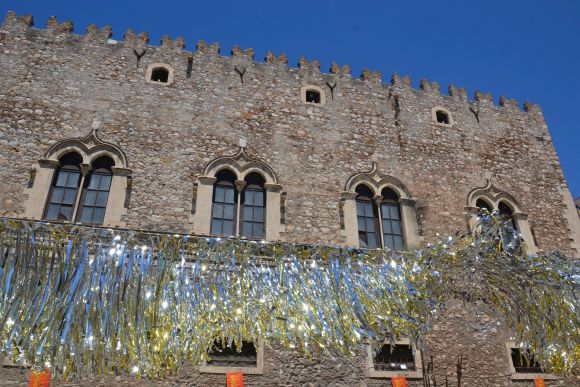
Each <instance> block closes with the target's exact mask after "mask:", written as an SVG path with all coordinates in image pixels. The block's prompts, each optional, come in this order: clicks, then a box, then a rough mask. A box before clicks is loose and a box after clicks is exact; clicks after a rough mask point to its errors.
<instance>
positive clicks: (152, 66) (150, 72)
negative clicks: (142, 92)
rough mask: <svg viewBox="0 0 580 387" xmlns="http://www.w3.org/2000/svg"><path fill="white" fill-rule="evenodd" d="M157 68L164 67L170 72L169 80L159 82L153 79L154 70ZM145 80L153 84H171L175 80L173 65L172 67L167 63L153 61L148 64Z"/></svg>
mask: <svg viewBox="0 0 580 387" xmlns="http://www.w3.org/2000/svg"><path fill="white" fill-rule="evenodd" d="M157 69H164V70H166V71H167V72H168V74H167V82H157V81H154V80H152V79H151V78H152V76H153V71H155V70H157ZM145 81H146V82H147V83H150V84H152V85H162V86H171V85H172V84H173V81H174V71H173V67H171V66H170V65H168V64H167V63H151V64H150V65H149V66H147V69H146V70H145Z"/></svg>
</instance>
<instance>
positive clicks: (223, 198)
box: [211, 170, 238, 235]
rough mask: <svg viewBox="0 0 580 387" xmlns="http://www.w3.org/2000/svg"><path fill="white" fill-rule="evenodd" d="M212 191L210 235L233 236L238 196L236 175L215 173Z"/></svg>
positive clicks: (227, 172) (223, 172)
mask: <svg viewBox="0 0 580 387" xmlns="http://www.w3.org/2000/svg"><path fill="white" fill-rule="evenodd" d="M216 178H217V181H216V183H215V185H214V189H213V200H212V202H213V205H212V214H211V233H212V234H214V235H235V234H236V226H235V225H236V217H237V204H238V194H237V192H236V186H235V183H236V175H234V174H233V173H232V172H230V171H227V170H223V171H220V172H218V173H217V175H216Z"/></svg>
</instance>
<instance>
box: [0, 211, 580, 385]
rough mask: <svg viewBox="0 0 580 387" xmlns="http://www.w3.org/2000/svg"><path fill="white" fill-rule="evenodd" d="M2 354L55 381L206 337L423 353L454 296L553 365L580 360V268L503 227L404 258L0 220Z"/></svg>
mask: <svg viewBox="0 0 580 387" xmlns="http://www.w3.org/2000/svg"><path fill="white" fill-rule="evenodd" d="M0 238H1V239H0V243H1V245H0V345H1V346H2V347H1V353H2V354H5V355H7V356H9V357H10V358H11V359H12V360H13V361H16V362H17V363H18V364H22V365H27V364H28V365H32V366H33V367H35V368H44V367H50V368H51V370H52V373H53V374H54V375H56V376H57V377H64V378H82V377H85V376H89V375H95V374H105V373H111V372H112V373H117V374H131V375H135V376H141V375H146V376H149V377H164V376H166V375H167V374H168V373H171V372H174V371H175V369H176V368H177V367H179V366H180V365H181V364H182V363H183V362H184V361H186V360H187V361H192V362H193V363H196V364H199V363H200V362H202V361H203V360H205V359H206V358H207V352H208V349H209V348H210V347H211V346H212V345H213V343H214V341H215V340H216V339H217V340H225V341H227V342H228V343H229V344H230V345H231V344H232V342H235V343H241V342H242V340H248V341H253V340H254V341H255V340H257V339H258V338H263V339H264V340H265V341H266V342H277V343H280V344H282V345H284V346H287V347H290V348H297V349H299V350H301V351H302V352H303V353H305V355H309V354H312V353H322V354H325V353H330V354H342V355H347V356H348V355H354V353H355V352H356V351H357V350H358V349H359V348H360V346H361V344H363V343H366V342H370V343H372V344H373V345H374V346H375V347H378V346H379V343H382V342H383V341H384V339H385V338H392V339H394V338H395V337H398V336H408V337H411V338H412V339H413V341H414V342H415V343H416V344H417V345H419V346H421V342H422V338H423V337H424V336H425V334H427V333H428V331H429V324H428V323H429V318H430V316H432V314H433V313H438V311H439V309H440V307H441V306H442V305H444V303H445V301H446V300H448V299H450V298H457V297H462V298H463V299H466V300H469V301H470V302H485V303H486V304H489V305H491V306H492V308H493V309H494V310H495V311H496V312H497V315H498V317H501V318H503V319H504V320H505V321H506V322H507V324H508V326H509V327H510V328H512V329H513V331H514V332H515V333H516V336H517V340H518V342H521V343H522V345H524V346H527V347H530V348H531V349H532V350H533V351H534V353H535V355H536V358H537V359H540V361H542V362H544V364H550V365H551V366H552V369H553V370H554V371H556V372H560V373H563V372H566V371H569V370H571V369H572V368H573V367H574V365H575V364H576V363H577V362H578V359H579V357H580V353H579V352H580V349H579V348H580V347H579V346H578V344H577V343H579V342H580V340H579V338H580V333H579V321H580V318H579V315H578V306H579V302H578V289H579V287H578V286H579V283H580V275H579V273H580V271H579V268H578V264H577V263H576V262H575V261H571V260H567V259H565V258H564V257H563V256H560V255H558V254H551V255H546V256H542V257H528V256H526V255H525V254H524V253H523V249H522V247H521V246H520V243H519V239H518V237H517V235H516V234H515V233H513V232H512V230H509V226H507V223H506V224H504V223H503V222H502V220H501V219H499V218H498V217H497V216H495V215H485V216H482V217H481V219H480V222H479V224H478V227H477V230H476V232H475V233H474V236H469V237H464V238H460V239H459V240H458V241H456V242H454V241H453V239H452V238H449V239H448V240H445V241H440V242H438V243H436V244H433V245H429V246H428V247H426V248H425V249H422V250H417V251H413V252H405V253H402V254H399V255H394V254H391V252H389V251H386V250H372V251H371V250H354V249H342V248H338V247H328V246H312V245H297V244H290V243H278V242H274V243H268V242H255V241H247V240H240V239H220V238H203V237H193V236H187V235H169V234H160V233H148V232H136V231H130V230H126V231H120V230H108V229H104V228H92V227H86V226H76V225H62V224H54V223H47V222H33V221H24V220H15V219H6V218H3V219H0Z"/></svg>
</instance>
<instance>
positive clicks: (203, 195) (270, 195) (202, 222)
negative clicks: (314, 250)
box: [192, 147, 285, 240]
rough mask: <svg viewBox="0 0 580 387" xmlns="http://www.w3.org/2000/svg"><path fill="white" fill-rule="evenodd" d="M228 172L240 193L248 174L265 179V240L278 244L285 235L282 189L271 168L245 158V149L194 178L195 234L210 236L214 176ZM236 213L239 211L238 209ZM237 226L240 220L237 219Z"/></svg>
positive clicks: (259, 161)
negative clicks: (233, 178)
mask: <svg viewBox="0 0 580 387" xmlns="http://www.w3.org/2000/svg"><path fill="white" fill-rule="evenodd" d="M223 170H228V171H230V172H232V173H233V174H234V175H236V188H237V189H238V191H241V190H242V189H243V188H244V186H245V185H246V181H245V178H246V176H248V175H249V174H250V173H257V174H259V175H260V176H262V177H263V178H264V181H265V183H264V189H265V191H266V214H265V221H266V236H265V239H266V240H278V239H279V238H280V233H282V232H284V231H285V228H284V225H283V224H282V222H281V220H280V218H281V217H280V208H281V204H280V203H281V200H280V197H281V192H282V186H281V185H280V184H278V178H277V177H276V174H275V173H274V171H273V170H272V168H270V166H269V165H268V164H266V163H264V162H263V161H261V160H257V159H252V158H251V157H249V156H248V155H247V154H246V150H245V147H240V149H239V151H238V152H237V153H236V154H235V155H233V156H224V157H218V158H216V159H214V160H212V161H210V162H209V163H208V164H207V166H206V167H205V168H204V172H203V176H199V177H198V178H197V184H198V188H197V198H196V206H195V207H196V210H195V213H194V214H193V218H192V220H193V230H194V233H195V234H200V235H209V234H210V230H211V211H212V205H213V201H212V198H213V187H214V184H215V182H216V181H217V179H216V177H215V176H216V174H217V173H218V172H220V171H223ZM238 209H239V208H238ZM238 222H239V217H238Z"/></svg>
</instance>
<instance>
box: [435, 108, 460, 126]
mask: <svg viewBox="0 0 580 387" xmlns="http://www.w3.org/2000/svg"><path fill="white" fill-rule="evenodd" d="M437 112H441V113H444V114H445V115H446V116H447V121H448V123H447V124H446V123H444V122H439V121H438V120H437ZM431 121H432V122H433V123H434V124H435V125H437V126H442V127H445V128H450V127H452V126H453V125H455V120H454V119H453V115H452V114H451V111H450V110H449V109H447V108H445V107H443V106H434V107H432V108H431Z"/></svg>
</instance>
